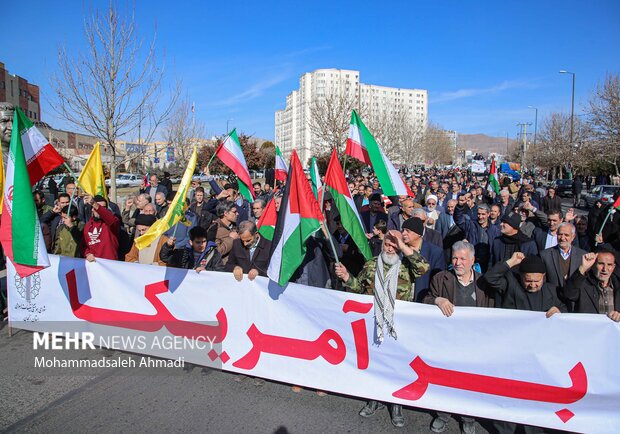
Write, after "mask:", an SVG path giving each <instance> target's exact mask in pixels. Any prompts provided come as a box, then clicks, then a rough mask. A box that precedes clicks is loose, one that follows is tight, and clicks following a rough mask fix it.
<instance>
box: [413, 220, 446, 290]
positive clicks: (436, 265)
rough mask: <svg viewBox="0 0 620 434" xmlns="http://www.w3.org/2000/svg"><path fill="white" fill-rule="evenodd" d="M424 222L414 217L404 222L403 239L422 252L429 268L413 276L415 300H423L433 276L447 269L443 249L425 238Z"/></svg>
mask: <svg viewBox="0 0 620 434" xmlns="http://www.w3.org/2000/svg"><path fill="white" fill-rule="evenodd" d="M428 230H429V229H426V228H424V223H423V222H422V220H420V219H419V218H412V219H409V220H407V221H406V222H405V223H403V230H402V233H403V241H404V243H405V244H406V245H407V246H408V247H409V248H411V249H413V250H415V251H417V252H420V254H421V255H422V257H423V258H424V259H425V260H426V262H427V263H428V265H429V266H428V269H427V271H426V272H425V273H422V274H420V275H419V276H415V277H414V276H412V277H411V280H412V282H413V285H412V290H413V293H414V297H413V300H415V301H418V302H421V301H422V300H423V299H424V297H425V296H426V294H427V292H428V288H429V287H430V282H431V279H432V278H433V276H434V275H435V274H437V273H439V272H440V271H443V270H445V269H446V262H445V259H444V255H443V250H442V249H441V248H439V247H437V246H436V245H435V244H433V243H431V242H429V241H427V240H425V239H424V235H423V234H424V233H425V231H428Z"/></svg>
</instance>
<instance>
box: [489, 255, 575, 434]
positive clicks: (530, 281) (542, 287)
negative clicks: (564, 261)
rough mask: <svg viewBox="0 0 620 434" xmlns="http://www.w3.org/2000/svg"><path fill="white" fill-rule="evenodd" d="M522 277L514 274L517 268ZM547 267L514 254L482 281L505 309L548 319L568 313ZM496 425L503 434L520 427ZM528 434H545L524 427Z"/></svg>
mask: <svg viewBox="0 0 620 434" xmlns="http://www.w3.org/2000/svg"><path fill="white" fill-rule="evenodd" d="M516 267H518V276H517V275H515V274H514V273H513V271H512V269H513V268H515V269H517V268H516ZM545 271H546V269H545V264H544V262H543V261H542V259H540V258H539V257H538V256H525V255H524V254H523V253H521V252H514V253H513V254H512V256H511V257H510V258H509V259H508V260H506V261H502V262H500V263H498V264H496V265H495V266H493V267H492V268H491V269H490V270H489V271H487V272H486V274H484V276H482V278H481V283H482V285H483V286H484V285H487V286H488V287H489V288H491V289H492V290H495V291H496V293H499V294H500V295H501V297H500V299H501V301H500V302H497V301H496V304H497V306H498V307H501V308H504V309H517V310H530V311H535V312H546V316H547V318H550V317H551V316H552V315H554V314H556V313H560V312H566V307H565V305H564V304H563V303H562V302H561V301H560V299H559V298H558V295H557V287H556V286H554V285H552V284H550V283H548V282H546V281H545ZM493 426H494V427H495V429H496V430H497V432H500V433H516V432H518V431H517V429H518V426H517V424H515V423H512V422H503V421H494V422H493ZM521 427H522V428H523V430H524V431H525V432H526V433H527V434H530V433H532V434H533V433H542V432H543V430H542V429H540V428H537V427H531V426H525V425H522V426H521Z"/></svg>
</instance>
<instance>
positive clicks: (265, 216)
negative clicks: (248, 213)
mask: <svg viewBox="0 0 620 434" xmlns="http://www.w3.org/2000/svg"><path fill="white" fill-rule="evenodd" d="M277 221H278V212H277V211H276V201H275V198H272V199H271V200H270V201H269V203H268V204H267V206H266V207H265V209H264V210H263V213H262V214H261V216H260V218H259V219H258V222H257V223H256V227H257V228H258V233H259V234H261V235H262V236H263V237H265V238H267V239H268V240H269V241H271V240H273V232H274V231H275V229H276V222H277Z"/></svg>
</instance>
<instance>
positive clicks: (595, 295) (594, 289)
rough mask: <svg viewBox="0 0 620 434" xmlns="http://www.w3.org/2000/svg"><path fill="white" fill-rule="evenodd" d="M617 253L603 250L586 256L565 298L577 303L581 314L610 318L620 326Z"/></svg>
mask: <svg viewBox="0 0 620 434" xmlns="http://www.w3.org/2000/svg"><path fill="white" fill-rule="evenodd" d="M615 269H616V257H615V252H614V251H613V250H611V249H610V248H608V247H607V246H602V247H601V248H600V249H599V251H598V253H586V254H585V255H583V256H582V258H581V264H580V265H579V268H578V269H577V271H575V272H574V273H573V274H572V275H571V276H570V278H569V279H568V280H567V282H566V286H565V287H564V291H563V292H564V296H565V297H566V298H567V299H568V300H570V301H572V302H574V303H575V312H577V313H597V314H601V315H607V316H608V317H609V318H610V319H611V320H612V321H615V322H620V278H619V277H618V275H617V274H615V273H614V271H615Z"/></svg>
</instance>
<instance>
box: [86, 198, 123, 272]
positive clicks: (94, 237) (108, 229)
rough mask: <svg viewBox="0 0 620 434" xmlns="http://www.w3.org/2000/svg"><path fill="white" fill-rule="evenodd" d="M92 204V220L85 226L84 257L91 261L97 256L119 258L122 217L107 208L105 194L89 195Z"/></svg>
mask: <svg viewBox="0 0 620 434" xmlns="http://www.w3.org/2000/svg"><path fill="white" fill-rule="evenodd" d="M87 200H88V202H87V203H89V204H90V205H91V206H92V215H91V217H90V220H88V222H87V223H86V225H85V226H84V241H85V244H86V247H85V249H84V257H85V258H86V260H87V261H89V262H94V261H95V258H103V259H113V260H117V259H118V235H119V230H120V226H121V221H120V219H119V218H118V217H117V216H116V215H114V213H113V212H112V211H110V210H109V209H108V208H107V205H108V202H107V201H106V199H105V198H104V197H103V196H99V195H97V196H95V197H94V198H92V197H88V198H87V199H85V202H86V201H87Z"/></svg>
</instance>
